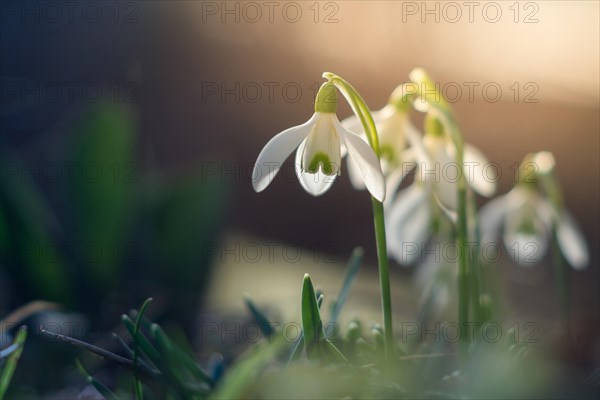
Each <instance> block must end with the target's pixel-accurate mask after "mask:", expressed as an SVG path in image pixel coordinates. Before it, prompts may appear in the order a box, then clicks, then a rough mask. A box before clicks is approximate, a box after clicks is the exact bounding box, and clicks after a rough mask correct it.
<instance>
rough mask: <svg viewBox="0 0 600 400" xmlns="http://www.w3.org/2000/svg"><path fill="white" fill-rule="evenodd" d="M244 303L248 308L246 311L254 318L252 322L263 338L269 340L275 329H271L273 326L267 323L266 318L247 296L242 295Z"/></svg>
mask: <svg viewBox="0 0 600 400" xmlns="http://www.w3.org/2000/svg"><path fill="white" fill-rule="evenodd" d="M244 303H245V304H246V306H247V307H248V310H250V314H252V318H254V320H255V321H256V323H257V324H258V326H259V328H260V330H261V332H262V334H263V335H264V336H265V337H267V338H270V337H271V335H273V333H274V331H275V329H274V328H273V324H272V323H271V322H270V321H269V319H268V318H267V316H266V315H265V314H264V313H263V312H262V311H261V310H260V309H259V308H258V307H257V306H256V305H255V304H254V302H253V301H252V299H250V297H249V296H247V295H244Z"/></svg>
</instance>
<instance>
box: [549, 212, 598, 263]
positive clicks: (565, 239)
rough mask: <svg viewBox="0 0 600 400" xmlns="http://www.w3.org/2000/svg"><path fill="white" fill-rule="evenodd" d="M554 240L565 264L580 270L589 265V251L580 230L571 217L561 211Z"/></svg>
mask: <svg viewBox="0 0 600 400" xmlns="http://www.w3.org/2000/svg"><path fill="white" fill-rule="evenodd" d="M556 238H557V241H558V246H559V247H560V251H561V253H562V254H563V256H564V257H565V259H566V260H567V262H568V263H569V264H570V265H571V266H572V267H573V268H575V269H577V270H581V269H584V268H585V267H587V265H588V263H589V257H590V256H589V251H588V247H587V244H586V242H585V239H584V237H583V235H582V234H581V232H580V230H579V229H578V228H577V226H576V224H575V221H574V220H573V218H572V217H571V215H570V214H569V213H568V212H566V211H563V212H562V213H561V216H560V219H559V221H558V224H557V227H556Z"/></svg>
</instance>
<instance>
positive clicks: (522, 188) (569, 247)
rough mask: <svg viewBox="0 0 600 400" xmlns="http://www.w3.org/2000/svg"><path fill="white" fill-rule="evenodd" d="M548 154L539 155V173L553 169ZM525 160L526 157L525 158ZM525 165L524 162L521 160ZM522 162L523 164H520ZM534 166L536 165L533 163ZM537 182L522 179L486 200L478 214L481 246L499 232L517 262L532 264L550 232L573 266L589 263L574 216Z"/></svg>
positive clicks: (541, 253) (548, 240) (547, 243)
mask: <svg viewBox="0 0 600 400" xmlns="http://www.w3.org/2000/svg"><path fill="white" fill-rule="evenodd" d="M548 154H549V153H544V154H542V158H540V159H539V161H540V162H542V161H543V163H540V164H539V168H538V169H537V171H538V173H540V174H538V175H539V176H540V179H543V177H541V175H543V174H545V173H549V172H551V171H552V167H553V164H552V166H549V164H548V163H547V162H548V161H550V159H549V158H547V155H548ZM526 159H527V158H526ZM523 164H525V163H523ZM523 164H522V165H523ZM536 165H537V164H536ZM536 182H537V178H536V181H533V180H531V181H521V182H519V183H518V184H517V185H516V186H515V187H514V188H513V189H512V190H511V191H510V192H508V193H507V194H505V195H504V196H500V197H498V198H496V199H494V200H492V201H490V202H489V203H487V204H486V205H485V206H484V207H483V208H482V209H481V213H480V228H481V239H482V245H486V244H488V243H491V242H493V241H495V240H496V238H497V237H498V236H499V235H500V234H501V233H502V235H503V241H504V244H505V246H506V247H507V248H508V250H509V253H510V254H511V256H512V258H513V259H514V260H515V261H516V262H517V263H519V264H520V265H533V264H535V263H538V262H539V261H541V260H542V258H543V257H544V255H545V253H546V250H547V249H548V247H549V244H550V239H551V237H552V236H551V235H552V233H554V234H555V235H556V240H557V243H558V247H559V249H560V251H561V253H562V254H563V256H564V257H565V260H566V261H567V262H568V263H569V264H570V265H571V266H572V267H573V268H575V269H583V268H585V267H586V266H587V264H588V262H589V252H588V249H587V245H586V243H585V240H584V238H583V236H582V234H581V233H580V231H579V229H578V228H577V226H576V224H575V222H574V220H573V218H572V217H571V215H570V214H569V213H568V211H566V210H565V209H564V208H563V207H556V206H555V205H553V204H552V202H551V201H550V200H549V199H548V198H547V197H545V196H544V195H543V194H542V193H540V191H539V189H538V187H537V185H536V184H535V183H536Z"/></svg>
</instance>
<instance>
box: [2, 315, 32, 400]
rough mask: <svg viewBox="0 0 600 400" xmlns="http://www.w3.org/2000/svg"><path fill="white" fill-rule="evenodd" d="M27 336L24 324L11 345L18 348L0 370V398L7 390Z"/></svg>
mask: <svg viewBox="0 0 600 400" xmlns="http://www.w3.org/2000/svg"><path fill="white" fill-rule="evenodd" d="M26 338H27V328H26V327H25V326H23V327H21V328H20V329H19V332H18V333H17V336H16V337H15V341H14V343H13V345H17V346H18V349H17V350H15V351H13V352H12V354H11V355H10V356H9V357H8V359H7V360H6V364H5V365H4V369H3V370H2V375H0V400H3V399H4V395H5V394H6V391H7V390H8V385H9V384H10V381H11V379H12V377H13V374H14V373H15V369H16V368H17V362H18V361H19V358H20V357H21V353H22V352H23V346H24V342H25V339H26Z"/></svg>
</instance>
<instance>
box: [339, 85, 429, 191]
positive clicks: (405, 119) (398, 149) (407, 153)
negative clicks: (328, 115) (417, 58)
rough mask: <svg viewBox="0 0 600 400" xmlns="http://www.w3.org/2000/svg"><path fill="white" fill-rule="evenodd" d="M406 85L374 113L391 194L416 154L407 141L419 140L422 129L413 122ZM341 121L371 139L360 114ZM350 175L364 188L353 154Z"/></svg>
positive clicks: (349, 169) (349, 159) (352, 179)
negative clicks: (367, 134) (419, 129)
mask: <svg viewBox="0 0 600 400" xmlns="http://www.w3.org/2000/svg"><path fill="white" fill-rule="evenodd" d="M405 86H406V85H400V86H398V87H397V88H396V89H395V90H394V92H393V93H392V94H391V96H390V98H389V100H388V104H387V105H386V106H385V107H383V108H382V109H381V110H378V111H374V112H373V113H372V116H373V121H374V122H375V125H376V127H377V133H378V137H379V149H380V153H381V165H382V170H383V173H384V175H385V176H386V182H387V188H388V195H390V192H389V190H390V189H392V188H393V189H395V188H397V186H398V185H399V184H400V183H401V182H402V180H403V179H404V177H405V176H406V174H407V173H408V172H410V170H411V168H410V166H411V164H414V161H415V157H414V155H413V153H412V151H411V149H410V148H409V147H408V144H409V143H410V142H412V141H414V140H418V137H419V136H420V134H419V131H418V130H417V129H416V128H415V127H414V126H413V124H412V123H411V122H410V115H409V111H410V105H411V104H410V98H409V96H408V95H407V93H409V92H408V91H407V90H406V88H405ZM342 125H343V126H344V127H346V128H348V129H349V130H350V131H352V132H356V133H357V134H358V135H359V136H360V137H361V138H362V139H363V140H364V141H365V142H368V139H367V136H366V134H365V131H364V129H363V127H362V124H361V122H360V120H359V118H358V117H356V116H355V115H353V116H350V117H348V118H346V119H344V120H343V121H342ZM348 175H349V176H350V182H352V185H353V186H354V187H355V188H356V189H358V190H364V189H365V185H364V182H363V180H362V178H361V174H360V168H359V166H358V165H357V164H356V162H354V160H353V159H352V158H348Z"/></svg>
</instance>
